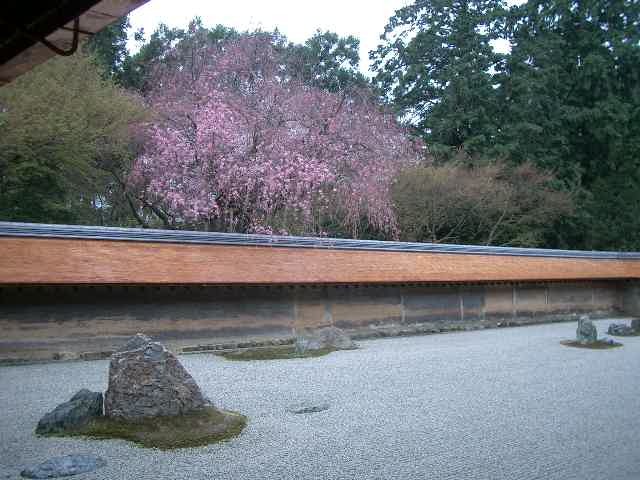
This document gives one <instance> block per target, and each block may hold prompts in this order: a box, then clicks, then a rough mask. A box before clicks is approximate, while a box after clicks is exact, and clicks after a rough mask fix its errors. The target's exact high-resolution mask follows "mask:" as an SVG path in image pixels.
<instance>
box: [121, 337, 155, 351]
mask: <svg viewBox="0 0 640 480" xmlns="http://www.w3.org/2000/svg"><path fill="white" fill-rule="evenodd" d="M152 341H153V340H151V338H149V337H147V336H146V335H145V334H144V333H136V334H135V335H134V336H133V337H131V338H130V339H129V340H127V343H125V344H124V345H123V346H121V347H120V348H119V349H117V350H116V353H118V352H130V351H131V350H137V349H138V348H141V347H144V346H145V345H147V344H148V343H151V342H152Z"/></svg>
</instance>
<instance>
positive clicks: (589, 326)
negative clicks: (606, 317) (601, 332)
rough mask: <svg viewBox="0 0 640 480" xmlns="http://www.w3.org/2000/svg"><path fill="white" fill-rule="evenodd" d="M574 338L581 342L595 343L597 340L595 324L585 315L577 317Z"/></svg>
mask: <svg viewBox="0 0 640 480" xmlns="http://www.w3.org/2000/svg"><path fill="white" fill-rule="evenodd" d="M576 340H577V341H578V342H580V343H582V344H589V343H595V342H597V341H598V331H597V330H596V326H595V325H594V324H593V322H592V321H591V320H589V317H588V316H586V315H583V316H582V317H580V318H579V319H578V328H577V329H576Z"/></svg>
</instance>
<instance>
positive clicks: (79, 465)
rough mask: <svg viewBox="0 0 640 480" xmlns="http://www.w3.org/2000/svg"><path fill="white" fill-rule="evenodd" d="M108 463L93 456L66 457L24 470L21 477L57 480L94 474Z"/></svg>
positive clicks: (53, 459)
mask: <svg viewBox="0 0 640 480" xmlns="http://www.w3.org/2000/svg"><path fill="white" fill-rule="evenodd" d="M106 464H107V462H106V461H105V460H104V459H102V458H100V457H95V456H93V455H65V456H63V457H56V458H52V459H51V460H47V461H46V462H42V463H41V464H39V465H36V466H35V467H29V468H26V469H24V470H23V471H22V472H21V473H20V475H22V476H23V477H26V478H57V477H68V476H71V475H77V474H79V473H87V472H93V471H94V470H97V469H98V468H102V467H104V466H105V465H106Z"/></svg>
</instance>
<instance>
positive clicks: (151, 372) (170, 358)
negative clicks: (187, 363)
mask: <svg viewBox="0 0 640 480" xmlns="http://www.w3.org/2000/svg"><path fill="white" fill-rule="evenodd" d="M209 405H210V403H209V401H208V400H207V399H206V398H205V396H204V395H203V394H202V391H201V390H200V387H199V386H198V385H197V384H196V382H195V380H194V379H193V377H191V375H189V373H188V372H187V371H186V370H185V368H184V367H183V366H182V364H181V363H180V361H179V360H178V359H177V358H176V357H175V355H173V354H172V353H171V352H170V351H169V350H167V349H166V348H165V347H164V345H162V344H160V343H156V342H149V343H147V344H145V345H143V346H142V347H140V348H138V349H135V350H130V351H124V352H116V353H114V354H113V356H112V357H111V363H110V364H109V387H108V388H107V391H106V393H105V400H104V407H105V415H106V416H108V417H112V418H120V419H123V420H138V419H142V418H146V417H157V416H173V415H182V414H185V413H189V412H191V411H195V410H200V409H202V408H204V407H206V406H209Z"/></svg>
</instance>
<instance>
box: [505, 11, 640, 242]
mask: <svg viewBox="0 0 640 480" xmlns="http://www.w3.org/2000/svg"><path fill="white" fill-rule="evenodd" d="M639 23H640V4H639V3H638V2H634V1H628V0H589V1H579V2H578V1H571V0H563V1H553V2H551V1H549V0H530V1H529V2H528V3H526V4H524V5H522V6H519V7H515V8H513V9H512V10H511V12H510V15H509V30H508V31H509V34H510V39H511V41H512V44H513V49H512V52H511V55H510V56H509V57H508V60H507V62H506V70H505V71H504V75H503V81H502V88H501V90H500V92H501V95H502V106H503V112H502V115H503V122H502V123H503V124H502V128H501V134H500V136H499V139H498V142H497V144H496V146H495V148H494V152H495V153H498V154H502V155H505V156H507V157H508V158H510V159H512V160H514V161H516V162H520V161H533V162H534V163H536V164H537V165H539V166H541V167H543V168H545V169H549V170H552V171H554V172H555V173H556V176H557V177H558V178H559V179H560V180H561V181H562V182H563V183H564V185H565V188H568V189H570V190H572V191H574V192H576V195H577V198H578V199H579V205H578V209H577V214H576V217H574V218H573V219H571V220H569V221H566V222H565V223H563V224H562V225H558V226H557V228H556V229H555V233H554V234H553V235H552V236H551V237H550V239H549V242H550V243H551V244H553V245H559V246H569V247H576V248H612V249H614V248H640V234H639V232H638V230H637V221H636V220H635V218H638V216H639V215H640V209H639V208H638V201H639V195H638V193H637V192H639V191H640V183H638V180H639V179H640V174H639V170H638V169H639V167H640V28H639ZM623 205H626V206H625V207H624V208H622V207H623ZM634 209H635V210H634ZM625 210H626V211H625ZM629 211H633V212H634V213H632V214H631V215H629ZM612 219H617V220H615V222H618V223H616V225H617V227H616V228H612V222H613V221H614V220H612ZM625 225H626V226H625ZM631 239H633V241H631ZM632 245H635V247H633V246H632Z"/></svg>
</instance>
